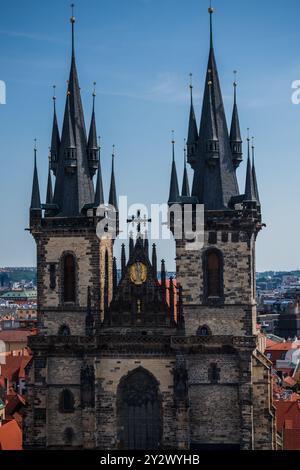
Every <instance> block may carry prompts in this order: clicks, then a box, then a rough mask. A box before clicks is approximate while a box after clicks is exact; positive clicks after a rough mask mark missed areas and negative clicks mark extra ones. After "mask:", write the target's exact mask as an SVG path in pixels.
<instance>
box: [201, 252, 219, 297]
mask: <svg viewBox="0 0 300 470" xmlns="http://www.w3.org/2000/svg"><path fill="white" fill-rule="evenodd" d="M204 287H205V297H206V298H220V297H222V296H223V259H222V254H221V252H220V251H218V250H215V249H212V250H209V251H207V252H206V253H205V257H204Z"/></svg>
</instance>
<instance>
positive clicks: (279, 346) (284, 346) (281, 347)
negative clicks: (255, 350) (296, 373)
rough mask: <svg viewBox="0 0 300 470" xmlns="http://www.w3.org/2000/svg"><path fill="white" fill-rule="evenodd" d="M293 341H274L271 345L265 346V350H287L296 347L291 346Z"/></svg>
mask: <svg viewBox="0 0 300 470" xmlns="http://www.w3.org/2000/svg"><path fill="white" fill-rule="evenodd" d="M293 344H294V343H275V344H273V345H272V346H267V349H266V351H267V352H272V351H289V350H290V349H297V346H293Z"/></svg>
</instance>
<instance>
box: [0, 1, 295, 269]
mask: <svg viewBox="0 0 300 470" xmlns="http://www.w3.org/2000/svg"><path fill="white" fill-rule="evenodd" d="M69 3H70V2H69V1H62V0H52V2H40V1H37V0H27V1H26V2H24V1H20V0H15V1H14V2H7V1H4V0H1V16H0V79H1V80H5V82H6V85H7V104H6V105H5V106H0V123H1V124H0V158H1V171H0V191H1V198H0V213H1V220H2V224H1V235H0V266H14V265H16V266H23V265H34V264H35V245H34V242H33V240H32V239H31V236H30V234H29V233H28V232H26V231H24V229H25V228H26V227H27V226H28V207H29V201H30V192H31V181H32V166H33V151H32V148H33V140H34V138H35V137H36V138H37V139H38V149H39V151H38V165H39V175H40V183H41V192H42V194H43V195H44V194H45V185H46V174H47V154H48V147H49V144H50V134H51V122H52V101H51V96H52V85H53V84H56V85H57V97H58V100H57V106H58V115H59V121H60V123H61V120H62V112H63V106H64V101H65V90H66V80H67V79H68V74H69V64H70V24H69V17H70V8H69ZM214 6H215V9H216V13H215V15H214V35H215V48H216V57H217V63H218V68H219V73H220V77H221V83H222V90H223V95H224V101H225V106H226V111H227V115H228V120H230V118H231V110H232V81H233V78H232V77H233V73H232V71H233V70H234V69H236V70H238V81H239V89H238V101H239V111H240V120H241V127H242V132H243V136H244V137H246V129H247V127H250V128H251V134H254V135H255V137H256V148H257V149H256V153H257V172H258V180H259V186H260V193H261V199H262V203H263V215H264V222H265V223H266V224H267V228H266V229H265V230H264V231H263V233H262V234H260V236H259V239H258V245H257V268H258V269H259V270H267V269H274V270H281V269H296V268H300V249H299V233H300V217H299V201H300V197H299V193H300V190H299V186H300V185H299V177H300V139H299V137H300V106H296V105H293V104H292V102H291V95H292V90H291V84H292V82H293V81H294V80H297V79H298V80H300V50H299V44H300V30H299V24H298V18H299V15H300V4H299V2H298V1H297V0H291V1H290V2H289V4H288V7H287V5H286V2H282V1H276V2H274V1H271V0H251V1H250V0H244V1H243V2H241V1H238V0H226V2H224V1H221V0H215V2H214ZM207 7H208V2H207V1H206V0H202V1H201V0H200V1H199V0H77V1H76V10H75V13H76V20H77V22H76V55H77V64H78V70H79V77H80V85H81V88H82V97H83V101H84V106H85V111H86V124H87V125H89V120H90V112H91V104H92V103H91V92H92V83H93V81H96V82H97V102H96V112H97V119H98V132H99V133H100V134H101V136H102V147H103V152H102V165H103V173H104V180H105V187H106V193H107V192H108V181H109V171H110V154H111V146H112V144H115V145H116V149H117V160H116V167H117V189H118V193H119V194H122V195H124V194H127V195H128V196H129V200H130V202H131V203H133V202H140V203H148V204H149V203H151V202H159V203H161V202H165V201H166V199H167V196H168V186H169V175H170V164H171V146H170V138H171V137H170V136H171V130H172V129H174V130H175V132H176V150H177V160H178V169H179V173H180V177H181V173H182V162H183V158H182V148H183V139H184V138H185V137H186V133H187V120H188V110H189V90H188V82H189V77H188V75H189V73H190V72H193V74H194V86H195V102H196V113H197V118H198V119H199V115H200V110H201V96H202V91H203V87H204V74H205V69H206V65H207V57H208V43H209V23H208V21H209V20H208V13H207ZM245 166H246V165H245V164H243V165H242V167H241V169H240V170H239V172H238V175H239V180H240V186H241V191H243V189H244V175H245ZM190 175H191V173H190ZM160 256H161V257H163V256H164V257H165V258H166V259H167V263H168V266H169V268H170V269H172V268H173V258H174V249H173V245H172V243H171V242H170V243H166V242H164V243H163V244H161V246H160Z"/></svg>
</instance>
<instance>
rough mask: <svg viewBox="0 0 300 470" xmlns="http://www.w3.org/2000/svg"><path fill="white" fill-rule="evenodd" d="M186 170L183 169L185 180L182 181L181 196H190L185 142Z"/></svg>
mask: <svg viewBox="0 0 300 470" xmlns="http://www.w3.org/2000/svg"><path fill="white" fill-rule="evenodd" d="M183 152H184V170H183V181H182V191H181V196H183V197H190V195H191V193H190V184H189V178H188V173H187V168H186V144H185V143H184V151H183Z"/></svg>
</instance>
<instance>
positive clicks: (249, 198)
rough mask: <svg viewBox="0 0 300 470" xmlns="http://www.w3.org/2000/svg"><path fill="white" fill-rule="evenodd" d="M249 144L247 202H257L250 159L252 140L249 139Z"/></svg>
mask: <svg viewBox="0 0 300 470" xmlns="http://www.w3.org/2000/svg"><path fill="white" fill-rule="evenodd" d="M247 142H248V161H247V173H246V188H245V202H250V201H255V200H256V198H255V190H254V184H253V175H252V167H251V159H250V139H249V138H248V139H247Z"/></svg>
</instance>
